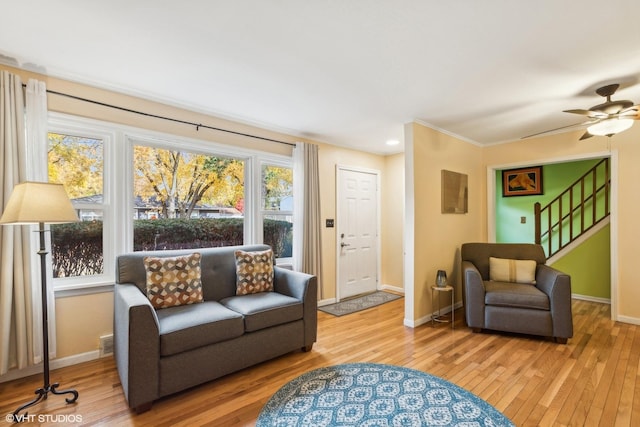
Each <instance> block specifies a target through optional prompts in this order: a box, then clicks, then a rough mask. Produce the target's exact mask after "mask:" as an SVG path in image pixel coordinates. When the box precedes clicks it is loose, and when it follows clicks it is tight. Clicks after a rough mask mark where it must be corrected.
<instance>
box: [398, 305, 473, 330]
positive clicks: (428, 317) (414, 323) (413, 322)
mask: <svg viewBox="0 0 640 427" xmlns="http://www.w3.org/2000/svg"><path fill="white" fill-rule="evenodd" d="M460 307H462V301H458V302H457V303H455V304H454V309H455V310H457V309H459V308H460ZM448 313H451V306H450V305H447V306H444V307H442V308H441V309H440V314H441V315H444V314H448ZM434 315H435V312H434V313H431V314H427V315H426V316H422V317H420V318H418V319H416V320H411V319H404V322H403V324H404V325H405V326H408V327H410V328H415V327H417V326H420V325H424V324H425V323H429V322H431V317H432V316H434Z"/></svg>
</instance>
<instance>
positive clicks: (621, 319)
mask: <svg viewBox="0 0 640 427" xmlns="http://www.w3.org/2000/svg"><path fill="white" fill-rule="evenodd" d="M618 322H622V323H630V324H632V325H640V319H638V318H637V317H629V316H618Z"/></svg>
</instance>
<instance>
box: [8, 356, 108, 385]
mask: <svg viewBox="0 0 640 427" xmlns="http://www.w3.org/2000/svg"><path fill="white" fill-rule="evenodd" d="M99 358H100V351H99V350H94V351H88V352H86V353H81V354H74V355H73V356H68V357H63V358H60V359H53V360H51V361H50V362H49V368H50V370H52V371H53V370H55V369H59V368H64V367H66V366H71V365H77V364H78V363H83V362H89V361H91V360H96V359H99ZM42 369H43V367H42V364H41V363H39V364H37V365H32V366H28V367H26V368H24V369H20V370H18V369H14V370H11V371H9V372H7V373H6V374H4V375H2V376H0V383H4V382H7V381H13V380H17V379H18V378H24V377H29V376H31V375H37V374H41V373H42Z"/></svg>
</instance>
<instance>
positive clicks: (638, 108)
mask: <svg viewBox="0 0 640 427" xmlns="http://www.w3.org/2000/svg"><path fill="white" fill-rule="evenodd" d="M617 116H618V117H623V118H625V119H634V120H640V105H634V106H631V107H629V108H626V109H624V110H622V111H620V112H619V113H618V114H617Z"/></svg>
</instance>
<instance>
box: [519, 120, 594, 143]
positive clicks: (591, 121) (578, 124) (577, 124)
mask: <svg viewBox="0 0 640 427" xmlns="http://www.w3.org/2000/svg"><path fill="white" fill-rule="evenodd" d="M599 121H600V119H594V120H589V121H586V122H582V123H574V124H572V125H567V126H560V127H559V128H555V129H549V130H544V131H542V132H538V133H532V134H531V135H527V136H523V137H522V138H520V139H526V138H531V137H533V136H538V135H543V134H545V133H550V132H555V131H558V130H562V129H569V128H572V127H580V126H586V125H590V124H593V123H596V122H599Z"/></svg>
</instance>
